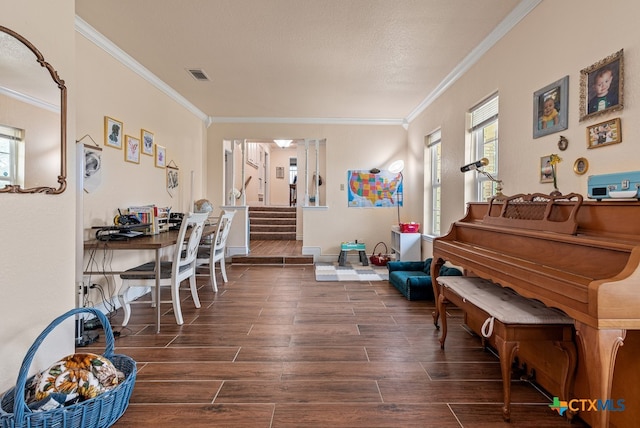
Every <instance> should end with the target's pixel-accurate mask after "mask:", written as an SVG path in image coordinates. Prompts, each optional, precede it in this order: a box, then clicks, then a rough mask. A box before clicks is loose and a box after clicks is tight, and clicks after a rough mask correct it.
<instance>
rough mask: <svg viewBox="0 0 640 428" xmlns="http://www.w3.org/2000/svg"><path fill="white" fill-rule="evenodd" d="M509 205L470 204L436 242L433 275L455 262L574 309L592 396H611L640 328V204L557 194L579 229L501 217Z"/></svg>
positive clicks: (558, 212)
mask: <svg viewBox="0 0 640 428" xmlns="http://www.w3.org/2000/svg"><path fill="white" fill-rule="evenodd" d="M525 202H526V201H525ZM503 204H504V202H502V203H501V202H500V201H497V202H496V201H494V202H493V203H491V204H489V203H471V204H469V205H468V209H467V213H466V215H465V217H464V218H462V219H461V220H459V221H457V222H455V223H453V224H452V226H451V229H450V230H449V232H448V233H447V234H446V235H445V236H442V237H440V238H437V239H436V240H435V241H434V243H433V263H432V265H431V269H432V271H431V274H432V277H433V278H435V277H436V276H437V272H438V271H439V269H440V266H441V265H442V264H443V263H444V262H450V263H451V264H453V265H457V266H460V267H463V268H464V269H465V270H466V271H467V272H469V273H471V274H473V275H476V276H480V277H482V278H485V279H489V280H491V281H493V282H495V283H497V284H500V285H502V286H504V287H509V288H512V289H513V290H515V291H516V292H518V293H519V294H521V295H523V296H525V297H528V298H534V299H538V300H540V301H542V302H543V303H544V304H546V305H547V306H550V307H555V308H558V309H561V310H563V311H564V312H566V313H567V314H568V315H569V316H571V317H572V318H574V319H575V321H576V322H575V327H576V334H577V338H578V342H579V346H581V347H582V352H581V353H580V354H581V356H582V359H583V361H581V362H579V365H580V364H583V365H585V367H586V371H587V373H589V380H588V383H589V386H588V388H589V393H590V395H591V397H592V398H603V399H604V398H610V392H611V382H612V376H613V372H614V369H615V357H616V352H617V350H618V347H619V346H621V345H622V343H623V342H624V338H625V336H626V330H628V329H631V330H640V269H639V266H640V221H638V220H640V203H639V202H627V201H601V202H591V201H586V202H582V201H580V203H579V204H578V205H579V206H578V208H577V211H576V212H575V213H574V214H572V210H575V209H576V204H575V203H572V202H569V201H567V202H563V201H553V208H552V210H551V211H552V214H551V217H552V218H555V219H570V218H571V217H572V215H574V221H575V222H576V223H577V228H575V233H562V232H558V231H549V230H544V226H541V227H539V225H537V224H536V225H534V226H531V225H532V224H533V223H536V222H531V221H527V225H525V226H524V227H517V226H515V225H517V224H518V223H517V222H512V221H509V220H506V221H505V220H503V219H500V217H501V213H504V211H505V210H504V208H505V207H504V205H503ZM497 218H498V220H497V221H496V219H497ZM487 220H488V221H487ZM554 229H555V225H554ZM433 284H434V287H437V286H438V285H437V281H435V280H434V281H433ZM437 291H438V290H434V293H435V295H438V293H437ZM438 315H439V314H437V313H434V323H435V324H436V325H437V323H438ZM581 398H588V397H581ZM594 419H595V420H594V421H592V425H593V426H601V427H606V426H608V421H609V412H599V413H598V414H597V415H596V416H595V417H594Z"/></svg>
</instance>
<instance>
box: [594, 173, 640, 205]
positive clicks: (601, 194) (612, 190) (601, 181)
mask: <svg viewBox="0 0 640 428" xmlns="http://www.w3.org/2000/svg"><path fill="white" fill-rule="evenodd" d="M587 187H588V196H589V198H591V199H596V200H598V201H599V200H602V199H640V197H639V196H638V189H639V188H640V171H631V172H616V173H614V174H601V175H591V176H589V178H588V179H587Z"/></svg>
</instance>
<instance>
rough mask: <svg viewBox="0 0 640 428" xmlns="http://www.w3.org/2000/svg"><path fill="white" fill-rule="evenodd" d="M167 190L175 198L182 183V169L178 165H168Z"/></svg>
mask: <svg viewBox="0 0 640 428" xmlns="http://www.w3.org/2000/svg"><path fill="white" fill-rule="evenodd" d="M166 171H167V192H169V195H170V196H171V197H172V198H173V196H174V195H175V193H176V192H177V191H178V186H179V185H180V181H179V178H180V170H179V169H178V167H175V166H171V165H167V168H166Z"/></svg>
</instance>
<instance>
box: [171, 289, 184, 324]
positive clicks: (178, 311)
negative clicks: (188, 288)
mask: <svg viewBox="0 0 640 428" xmlns="http://www.w3.org/2000/svg"><path fill="white" fill-rule="evenodd" d="M179 288H180V284H172V285H171V301H172V302H173V314H174V315H175V316H176V324H178V325H182V324H184V320H183V319H182V308H181V307H180V290H179Z"/></svg>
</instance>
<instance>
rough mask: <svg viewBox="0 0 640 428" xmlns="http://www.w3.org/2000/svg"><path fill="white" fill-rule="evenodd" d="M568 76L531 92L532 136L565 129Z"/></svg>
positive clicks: (535, 136) (536, 136)
mask: <svg viewBox="0 0 640 428" xmlns="http://www.w3.org/2000/svg"><path fill="white" fill-rule="evenodd" d="M568 98H569V76H564V77H563V78H562V79H560V80H558V81H556V82H553V83H552V84H550V85H547V86H545V87H544V88H542V89H540V90H538V91H536V92H535V93H534V94H533V138H538V137H542V136H543V135H547V134H552V133H554V132H558V131H562V130H564V129H567V126H568V125H567V121H568V117H569V114H568V111H567V110H568V104H569V103H568Z"/></svg>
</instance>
